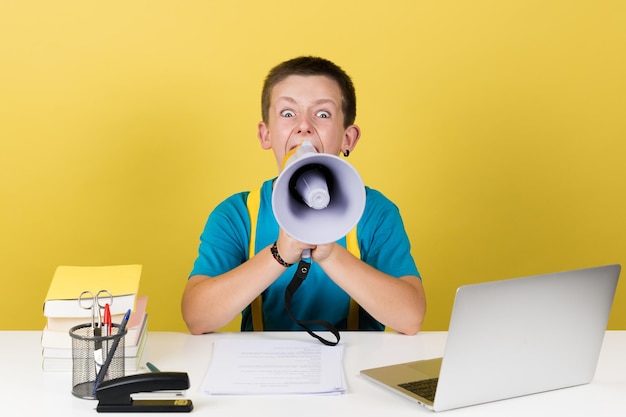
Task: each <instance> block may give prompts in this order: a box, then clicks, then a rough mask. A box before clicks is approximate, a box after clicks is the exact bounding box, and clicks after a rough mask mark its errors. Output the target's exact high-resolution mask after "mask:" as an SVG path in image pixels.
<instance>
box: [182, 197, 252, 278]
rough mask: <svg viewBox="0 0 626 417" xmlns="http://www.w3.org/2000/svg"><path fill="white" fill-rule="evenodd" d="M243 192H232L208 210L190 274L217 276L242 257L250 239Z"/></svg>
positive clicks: (235, 265)
mask: <svg viewBox="0 0 626 417" xmlns="http://www.w3.org/2000/svg"><path fill="white" fill-rule="evenodd" d="M247 194H248V193H247V192H246V193H238V194H235V195H233V196H231V197H229V198H227V199H226V200H224V201H223V202H222V203H220V204H219V205H218V206H217V207H216V208H215V209H214V210H213V211H212V212H211V214H210V215H209V218H208V220H207V222H206V224H205V226H204V230H203V231H202V234H201V235H200V246H199V248H198V257H197V258H196V260H195V262H194V266H193V270H192V271H191V273H190V274H189V276H190V277H191V276H194V275H208V276H212V277H214V276H218V275H221V274H223V273H225V272H227V271H230V270H231V269H233V268H235V267H237V266H239V265H241V264H242V263H244V262H245V261H246V259H247V258H248V241H249V239H250V219H249V216H248V210H247V208H246V198H247Z"/></svg>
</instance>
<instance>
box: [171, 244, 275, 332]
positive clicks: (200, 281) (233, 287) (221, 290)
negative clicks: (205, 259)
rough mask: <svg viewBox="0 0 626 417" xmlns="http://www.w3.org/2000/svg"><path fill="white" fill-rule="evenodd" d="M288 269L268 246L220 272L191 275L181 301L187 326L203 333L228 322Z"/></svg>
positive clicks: (191, 329) (193, 330)
mask: <svg viewBox="0 0 626 417" xmlns="http://www.w3.org/2000/svg"><path fill="white" fill-rule="evenodd" d="M284 271H285V268H284V267H283V266H281V265H280V264H279V263H278V262H276V260H275V259H273V257H272V254H271V251H270V248H269V247H267V248H264V249H263V250H262V251H261V252H259V253H258V254H257V255H256V256H254V257H253V258H252V259H250V260H248V261H246V262H244V263H243V264H241V265H239V266H238V267H236V268H233V269H231V270H230V271H228V272H226V273H224V274H222V275H220V276H216V277H209V276H206V275H194V276H192V277H190V278H189V279H188V280H187V285H186V286H185V290H184V292H183V297H182V303H181V309H182V315H183V320H184V321H185V323H186V324H187V328H188V329H189V331H190V332H191V333H192V334H202V333H209V332H212V331H215V330H217V329H219V328H221V327H223V326H225V325H226V324H228V323H230V321H231V320H233V319H234V318H235V317H236V316H237V315H238V314H241V311H242V310H243V309H244V308H246V306H248V305H249V304H250V303H251V302H252V301H253V300H254V299H255V298H256V297H257V296H258V295H259V294H261V293H262V292H263V291H264V290H265V289H266V288H267V287H269V286H270V284H271V283H272V282H274V281H275V280H276V279H277V278H278V277H279V276H280V274H282V273H283V272H284ZM251 276H253V277H254V278H253V279H251V278H250V277H251Z"/></svg>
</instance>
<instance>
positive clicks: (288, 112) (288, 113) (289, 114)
mask: <svg viewBox="0 0 626 417" xmlns="http://www.w3.org/2000/svg"><path fill="white" fill-rule="evenodd" d="M280 115H281V116H283V117H294V116H295V115H296V113H295V112H294V111H293V110H283V111H281V112H280Z"/></svg>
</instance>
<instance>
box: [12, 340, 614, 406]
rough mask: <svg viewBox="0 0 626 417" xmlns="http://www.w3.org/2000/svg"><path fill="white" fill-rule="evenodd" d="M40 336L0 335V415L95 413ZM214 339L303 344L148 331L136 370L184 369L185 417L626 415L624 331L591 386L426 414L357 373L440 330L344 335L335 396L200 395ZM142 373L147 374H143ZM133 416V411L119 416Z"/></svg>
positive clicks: (420, 354)
mask: <svg viewBox="0 0 626 417" xmlns="http://www.w3.org/2000/svg"><path fill="white" fill-rule="evenodd" d="M40 337H41V332H37V331H0V344H1V345H2V356H1V358H0V369H1V371H2V376H1V378H0V398H1V399H2V408H1V410H2V415H7V416H14V415H21V414H24V413H26V412H28V414H29V415H31V414H33V415H46V416H67V415H95V414H96V411H95V407H96V404H97V402H96V401H95V400H82V399H78V398H75V397H74V396H73V395H72V394H71V385H72V375H71V372H44V371H42V370H41V344H40ZM217 338H281V339H296V340H310V336H309V335H308V334H306V333H304V332H287V333H284V332H275V333H274V332H265V333H215V334H209V335H202V336H192V335H189V334H184V333H170V332H151V333H149V335H148V341H147V345H146V351H145V353H144V357H143V365H144V366H145V362H146V361H150V362H153V363H154V364H155V365H157V366H158V367H159V368H160V369H161V370H163V371H177V372H187V373H189V377H190V380H191V388H190V389H189V391H188V392H187V398H190V399H191V400H192V401H193V403H194V411H192V414H205V413H206V414H207V415H213V416H219V417H225V416H242V417H243V416H249V415H250V414H251V413H253V414H254V415H257V416H265V415H268V416H272V417H281V416H289V417H293V416H294V415H298V416H312V417H319V416H337V415H346V416H352V415H355V416H360V417H363V416H377V417H379V416H382V415H389V412H391V415H393V416H394V417H401V416H415V415H420V414H421V415H428V414H430V415H439V414H445V415H454V416H456V415H459V416H481V417H486V416H504V415H506V416H511V417H514V416H524V417H526V416H528V415H533V416H554V415H558V416H562V415H567V416H570V417H571V416H585V417H586V416H591V415H597V416H624V415H626V401H625V400H624V397H625V396H626V331H609V332H607V333H606V336H605V339H604V344H603V347H602V352H601V356H600V360H599V362H598V367H597V370H596V375H595V378H594V380H593V381H592V383H591V384H587V385H583V386H578V387H573V388H567V389H562V390H557V391H551V392H547V393H541V394H535V395H530V396H526V397H521V398H515V399H511V400H505V401H499V402H494V403H490V404H483V405H478V406H473V407H467V408H462V409H458V410H451V411H447V412H444V413H433V412H430V411H427V410H425V409H422V408H421V407H419V406H417V405H415V404H413V403H412V402H410V401H408V400H405V399H403V398H401V397H399V396H397V395H395V394H393V393H391V392H388V391H387V390H384V389H382V388H379V387H378V386H376V385H374V384H372V383H371V382H369V381H367V380H365V379H364V378H363V377H362V376H360V374H359V372H360V370H361V369H364V368H371V367H376V366H382V365H388V364H391V363H396V362H407V361H411V360H418V359H426V358H431V357H437V356H441V354H442V352H443V348H444V345H445V340H446V333H445V332H423V333H420V334H418V335H416V336H403V335H399V334H394V333H390V332H354V333H351V332H345V333H342V339H341V340H342V343H344V344H345V357H344V366H345V372H346V378H347V382H348V392H347V393H346V394H344V395H337V396H269V397H261V396H206V395H203V394H202V393H201V390H200V388H201V385H202V380H203V379H204V376H205V373H206V370H207V368H208V365H209V361H210V356H211V348H212V343H213V341H215V340H216V339H217ZM145 372H147V370H145ZM126 415H136V414H126Z"/></svg>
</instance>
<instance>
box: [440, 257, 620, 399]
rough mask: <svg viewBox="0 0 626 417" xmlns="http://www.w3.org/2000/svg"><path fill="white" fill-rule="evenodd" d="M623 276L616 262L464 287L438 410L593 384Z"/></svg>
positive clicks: (450, 333) (456, 305) (457, 300)
mask: <svg viewBox="0 0 626 417" xmlns="http://www.w3.org/2000/svg"><path fill="white" fill-rule="evenodd" d="M619 273H620V266H619V265H608V266H602V267H596V268H589V269H583V270H576V271H569V272H560V273H554V274H547V275H539V276H534V277H525V278H516V279H509V280H503V281H494V282H486V283H481V284H472V285H466V286H463V287H460V288H459V289H458V290H457V294H456V298H455V302H454V309H453V312H452V317H451V320H450V327H449V330H448V339H447V341H446V348H445V353H444V355H443V362H442V365H441V374H440V376H439V386H438V388H437V395H436V397H435V401H434V403H435V404H434V409H435V410H446V409H451V408H458V407H463V406H467V405H474V404H480V403H485V402H490V401H495V400H500V399H505V398H511V397H516V396H522V395H527V394H532V393H537V392H542V391H548V390H553V389H558V388H564V387H569V386H574V385H580V384H585V383H588V382H590V381H591V379H592V378H593V375H594V373H595V369H596V364H597V361H598V356H599V353H600V347H601V345H602V340H603V337H604V333H605V330H606V325H607V321H608V317H609V313H610V310H611V304H612V301H613V296H614V294H615V289H616V286H617V280H618V277H619Z"/></svg>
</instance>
